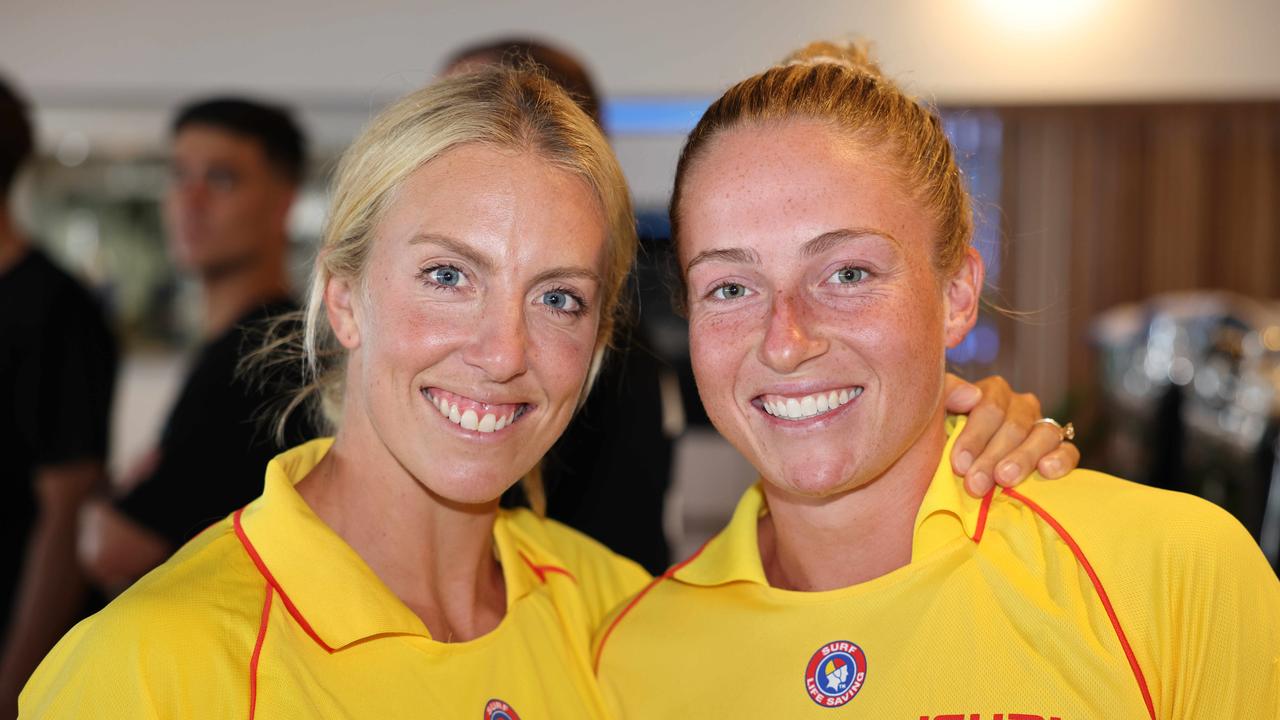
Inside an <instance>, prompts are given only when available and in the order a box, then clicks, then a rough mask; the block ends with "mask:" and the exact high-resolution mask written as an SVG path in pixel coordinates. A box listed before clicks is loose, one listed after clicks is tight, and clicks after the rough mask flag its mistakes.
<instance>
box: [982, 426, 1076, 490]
mask: <svg viewBox="0 0 1280 720" xmlns="http://www.w3.org/2000/svg"><path fill="white" fill-rule="evenodd" d="M1061 445H1062V433H1060V432H1059V431H1058V429H1057V428H1055V427H1053V426H1051V425H1046V424H1044V423H1039V424H1037V425H1035V426H1033V427H1032V428H1031V434H1030V435H1028V436H1027V437H1026V439H1025V440H1023V441H1022V442H1021V443H1020V444H1019V445H1018V446H1017V447H1016V448H1014V449H1013V450H1011V451H1010V452H1009V454H1008V455H1006V456H1005V457H1003V458H1000V459H999V460H997V461H996V483H997V484H999V485H1000V486H1002V487H1013V486H1015V485H1017V484H1018V483H1020V482H1022V481H1023V480H1025V479H1026V478H1027V477H1028V476H1030V475H1031V473H1032V471H1034V470H1035V469H1036V468H1037V466H1038V464H1039V462H1040V460H1041V458H1044V457H1046V456H1048V455H1049V454H1050V453H1053V452H1054V451H1056V450H1057V449H1058V448H1059V447H1060V446H1061Z"/></svg>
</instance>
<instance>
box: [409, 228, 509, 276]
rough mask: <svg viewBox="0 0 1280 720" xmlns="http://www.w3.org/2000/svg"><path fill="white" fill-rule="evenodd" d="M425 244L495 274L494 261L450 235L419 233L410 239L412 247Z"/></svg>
mask: <svg viewBox="0 0 1280 720" xmlns="http://www.w3.org/2000/svg"><path fill="white" fill-rule="evenodd" d="M423 243H430V244H432V245H439V246H440V247H442V248H444V249H445V250H448V251H449V252H451V253H454V254H455V255H459V256H461V257H462V259H463V260H466V261H467V262H469V263H471V264H473V265H475V266H476V267H478V268H480V269H481V270H483V271H485V272H493V269H494V267H493V261H492V260H490V259H489V258H487V257H485V256H483V255H481V254H480V253H478V252H476V251H475V248H472V247H471V246H470V245H467V244H466V243H464V242H462V241H461V240H455V239H453V238H451V237H449V236H448V235H437V234H436V233H418V234H417V235H414V236H413V237H411V238H409V244H410V245H420V244H423Z"/></svg>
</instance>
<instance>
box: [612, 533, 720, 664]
mask: <svg viewBox="0 0 1280 720" xmlns="http://www.w3.org/2000/svg"><path fill="white" fill-rule="evenodd" d="M714 539H715V537H714V536H713V537H712V538H711V540H714ZM711 540H708V541H706V542H705V543H703V544H702V547H700V548H698V552H696V553H694V554H692V555H690V556H689V557H688V558H687V559H685V560H683V561H681V562H678V563H676V564H675V565H672V566H671V567H669V568H667V571H666V572H664V573H662V574H661V575H659V576H658V577H656V578H654V579H652V580H650V581H649V584H648V585H645V586H644V589H643V590H641V591H640V592H639V593H637V594H636V596H635V597H633V598H631V602H629V603H627V606H626V607H625V608H623V609H622V612H620V613H618V616H617V617H615V618H614V619H613V622H611V623H609V627H608V629H606V630H605V631H604V637H602V638H600V647H598V648H596V659H595V662H594V663H593V664H592V667H591V669H592V670H593V671H594V672H595V673H596V674H597V675H598V674H600V656H602V655H604V644H605V643H606V642H608V641H609V636H610V635H612V634H613V629H614V628H615V627H617V626H618V623H619V622H621V620H622V618H623V617H625V616H626V614H627V613H629V612H631V608H633V607H635V606H636V603H638V602H640V599H641V598H643V597H644V596H645V595H648V594H649V591H650V590H652V589H654V588H655V587H657V585H658V583H660V582H662V581H663V580H666V579H667V578H669V577H671V576H672V575H675V574H676V573H677V572H679V571H680V569H681V568H683V567H684V566H685V565H688V564H689V563H691V562H693V561H694V560H696V559H697V557H698V556H699V555H701V554H702V551H703V550H706V549H707V546H708V545H710V544H711Z"/></svg>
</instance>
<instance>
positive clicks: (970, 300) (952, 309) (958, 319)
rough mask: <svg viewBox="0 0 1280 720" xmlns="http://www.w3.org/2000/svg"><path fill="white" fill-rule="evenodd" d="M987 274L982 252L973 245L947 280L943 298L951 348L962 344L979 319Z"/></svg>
mask: <svg viewBox="0 0 1280 720" xmlns="http://www.w3.org/2000/svg"><path fill="white" fill-rule="evenodd" d="M986 274H987V270H986V266H985V265H983V263H982V255H980V254H979V253H978V250H977V248H975V247H973V246H969V247H968V248H967V250H966V252H965V254H964V259H963V260H962V261H961V262H960V267H959V268H958V269H957V270H956V271H955V272H954V273H952V275H951V277H950V278H947V279H946V280H945V281H944V284H943V287H942V302H943V306H944V308H945V312H946V317H945V318H944V321H943V337H944V339H945V340H946V343H947V347H948V348H953V347H955V346H956V345H959V344H960V341H961V340H964V336H965V335H968V334H969V331H970V330H972V329H973V325H974V323H976V322H977V321H978V305H979V300H980V299H981V297H982V283H983V281H984V279H985V278H986Z"/></svg>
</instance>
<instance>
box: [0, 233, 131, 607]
mask: <svg viewBox="0 0 1280 720" xmlns="http://www.w3.org/2000/svg"><path fill="white" fill-rule="evenodd" d="M115 374H116V347H115V342H114V340H113V339H112V337H111V333H110V332H109V331H108V330H107V325H106V322H105V321H104V320H103V316H102V311H101V309H100V308H99V306H98V304H97V303H96V302H94V300H93V298H92V297H90V295H89V293H88V292H87V291H86V290H85V289H84V288H83V287H82V286H81V285H80V284H79V283H78V282H76V281H75V280H74V279H72V278H71V276H70V275H67V273H65V272H63V271H62V270H61V269H59V268H58V267H57V266H56V265H54V264H53V263H52V262H50V260H49V258H48V257H46V256H45V255H44V253H42V252H40V251H38V250H31V251H30V252H28V253H27V254H26V256H25V257H23V258H22V259H21V260H19V261H18V264H16V265H14V266H13V267H12V268H10V269H9V270H8V271H7V272H5V273H3V274H0V489H2V491H3V498H2V499H0V584H2V587H0V613H2V614H0V627H2V625H3V623H4V622H6V621H7V620H8V618H9V613H10V611H11V609H12V608H11V604H12V602H13V593H14V590H15V589H16V585H17V582H18V579H19V576H20V573H21V571H22V561H23V556H24V554H25V552H26V547H27V536H28V534H29V533H30V532H31V526H32V522H33V521H34V519H35V513H36V499H35V495H34V487H33V480H34V477H35V473H36V471H37V469H38V468H40V467H42V466H50V465H57V464H61V463H67V462H75V461H80V460H105V458H106V455H107V429H108V426H109V424H110V416H111V397H112V390H113V387H114V383H115Z"/></svg>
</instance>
